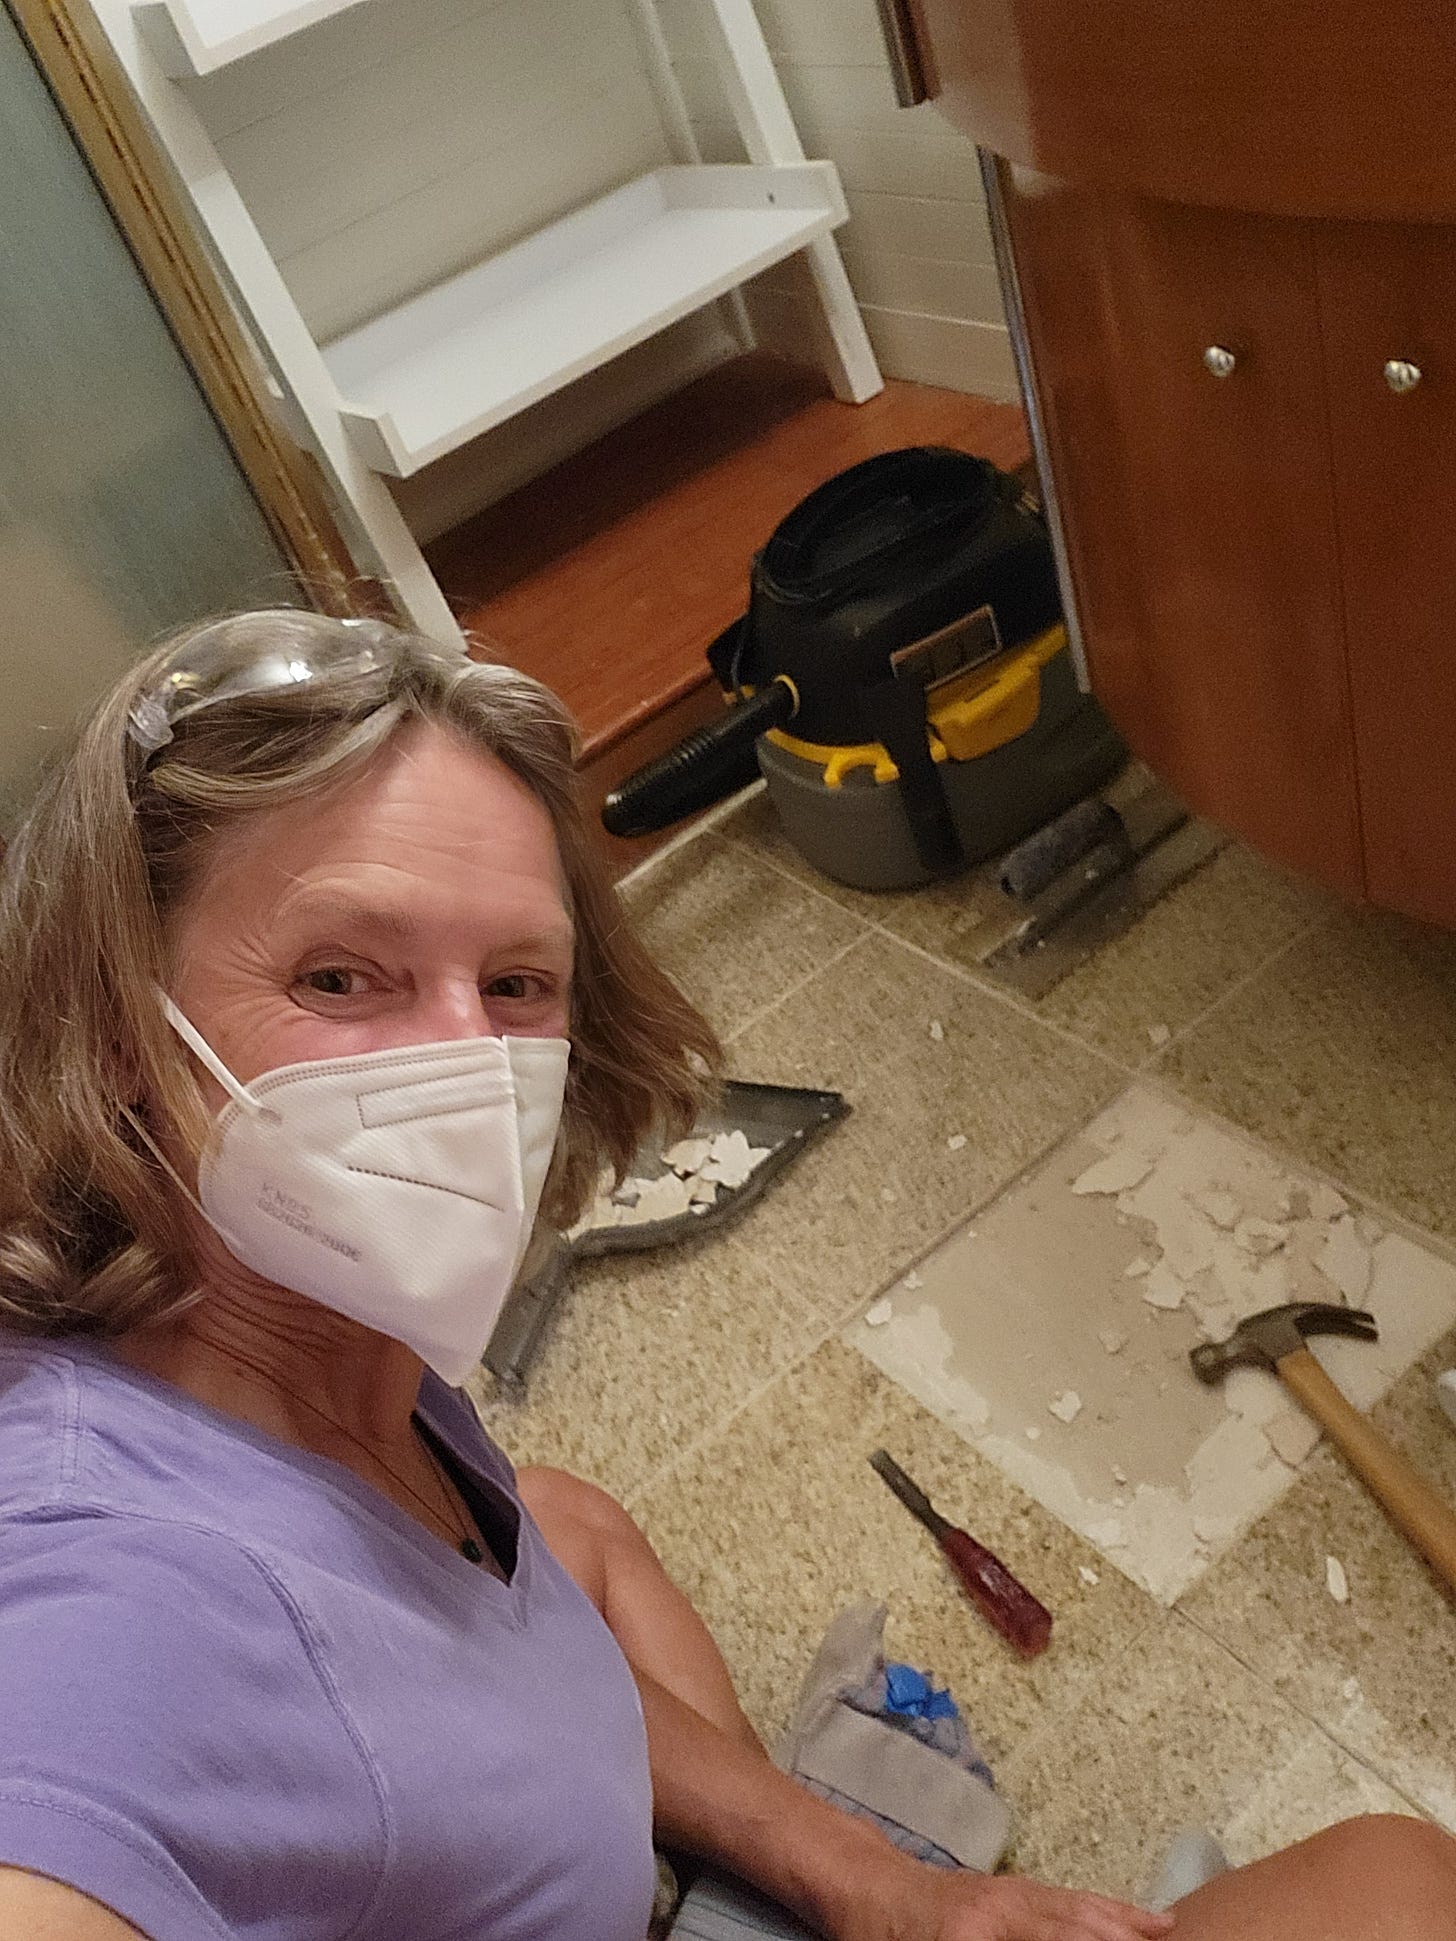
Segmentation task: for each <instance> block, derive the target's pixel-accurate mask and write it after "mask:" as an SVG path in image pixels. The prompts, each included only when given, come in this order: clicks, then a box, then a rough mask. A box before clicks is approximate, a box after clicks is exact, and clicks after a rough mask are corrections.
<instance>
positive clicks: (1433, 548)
mask: <svg viewBox="0 0 1456 1941" xmlns="http://www.w3.org/2000/svg"><path fill="white" fill-rule="evenodd" d="M1312 226H1313V227H1315V228H1316V229H1317V231H1318V252H1317V261H1318V267H1319V278H1320V324H1321V329H1322V332H1323V336H1324V348H1325V370H1326V379H1327V384H1326V389H1327V396H1328V400H1329V425H1330V433H1329V436H1330V451H1331V456H1332V460H1333V465H1332V472H1333V477H1334V484H1335V498H1336V506H1337V515H1338V526H1339V545H1340V567H1341V574H1340V577H1341V584H1342V587H1343V591H1344V600H1345V625H1346V639H1347V643H1348V654H1349V669H1350V693H1351V702H1352V710H1353V716H1354V723H1355V746H1356V756H1357V769H1358V775H1359V785H1360V807H1361V816H1362V820H1363V822H1364V829H1365V871H1366V884H1367V889H1368V892H1369V895H1370V899H1371V901H1372V902H1374V903H1378V904H1382V905H1384V906H1387V907H1389V908H1392V909H1397V910H1406V911H1409V912H1410V913H1411V914H1412V915H1413V916H1421V917H1426V918H1429V919H1431V920H1432V921H1434V922H1438V923H1446V924H1456V490H1453V484H1456V481H1453V469H1456V468H1453V455H1456V231H1453V230H1451V229H1447V228H1445V227H1441V226H1437V225H1431V224H1421V225H1419V226H1415V225H1411V226H1404V225H1394V224H1392V225H1388V226H1387V225H1384V224H1376V223H1358V224H1345V223H1321V224H1317V225H1312ZM1392 359H1399V360H1402V361H1404V362H1407V363H1410V364H1412V365H1414V366H1415V368H1416V369H1417V370H1418V371H1419V372H1420V381H1419V382H1418V383H1417V384H1416V386H1415V388H1414V389H1413V390H1410V391H1393V390H1392V389H1391V388H1390V385H1389V383H1388V382H1387V380H1386V377H1385V366H1386V364H1387V363H1388V362H1389V361H1390V360H1392Z"/></svg>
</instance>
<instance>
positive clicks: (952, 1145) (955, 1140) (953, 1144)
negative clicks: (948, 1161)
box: [945, 1132, 967, 1152]
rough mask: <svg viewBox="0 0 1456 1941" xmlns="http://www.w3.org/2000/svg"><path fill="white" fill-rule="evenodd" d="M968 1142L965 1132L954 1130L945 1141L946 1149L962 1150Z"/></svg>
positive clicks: (952, 1150) (948, 1150) (951, 1150)
mask: <svg viewBox="0 0 1456 1941" xmlns="http://www.w3.org/2000/svg"><path fill="white" fill-rule="evenodd" d="M966 1143H967V1141H966V1135H965V1134H964V1133H963V1132H953V1133H952V1134H951V1135H950V1137H949V1139H947V1140H946V1142H945V1149H946V1151H947V1152H961V1151H963V1150H964V1148H965V1146H966Z"/></svg>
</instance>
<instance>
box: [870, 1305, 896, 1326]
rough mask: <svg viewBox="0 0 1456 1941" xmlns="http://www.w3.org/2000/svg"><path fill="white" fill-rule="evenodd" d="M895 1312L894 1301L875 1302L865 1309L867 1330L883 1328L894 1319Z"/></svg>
mask: <svg viewBox="0 0 1456 1941" xmlns="http://www.w3.org/2000/svg"><path fill="white" fill-rule="evenodd" d="M894 1312H895V1303H894V1302H893V1301H891V1300H879V1301H875V1302H873V1303H872V1304H871V1305H870V1306H869V1307H867V1308H866V1309H865V1326H866V1327H867V1328H882V1327H884V1325H885V1323H886V1322H887V1321H888V1320H890V1319H891V1318H892V1317H893V1315H894Z"/></svg>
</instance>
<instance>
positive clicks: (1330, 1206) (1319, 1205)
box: [1309, 1183, 1350, 1220]
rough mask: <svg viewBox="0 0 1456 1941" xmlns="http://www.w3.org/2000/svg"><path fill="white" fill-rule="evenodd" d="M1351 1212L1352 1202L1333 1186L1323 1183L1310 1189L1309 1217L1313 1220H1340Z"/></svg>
mask: <svg viewBox="0 0 1456 1941" xmlns="http://www.w3.org/2000/svg"><path fill="white" fill-rule="evenodd" d="M1349 1210H1350V1202H1349V1201H1348V1200H1347V1199H1346V1198H1345V1197H1344V1195H1343V1194H1341V1193H1337V1192H1336V1191H1335V1189H1334V1187H1333V1186H1326V1185H1324V1184H1323V1183H1321V1184H1320V1185H1318V1186H1314V1187H1311V1188H1310V1194H1309V1216H1310V1218H1311V1219H1312V1220H1338V1219H1339V1217H1340V1215H1341V1214H1342V1213H1348V1212H1349Z"/></svg>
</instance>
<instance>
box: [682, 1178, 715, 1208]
mask: <svg viewBox="0 0 1456 1941" xmlns="http://www.w3.org/2000/svg"><path fill="white" fill-rule="evenodd" d="M688 1185H689V1187H690V1189H691V1191H690V1193H689V1196H688V1198H689V1204H690V1205H691V1207H692V1209H693V1211H694V1212H695V1213H699V1212H706V1211H707V1209H708V1208H709V1207H710V1206H716V1205H717V1203H718V1189H717V1187H716V1186H715V1185H714V1184H713V1182H712V1180H710V1179H692V1180H689V1181H688Z"/></svg>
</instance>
